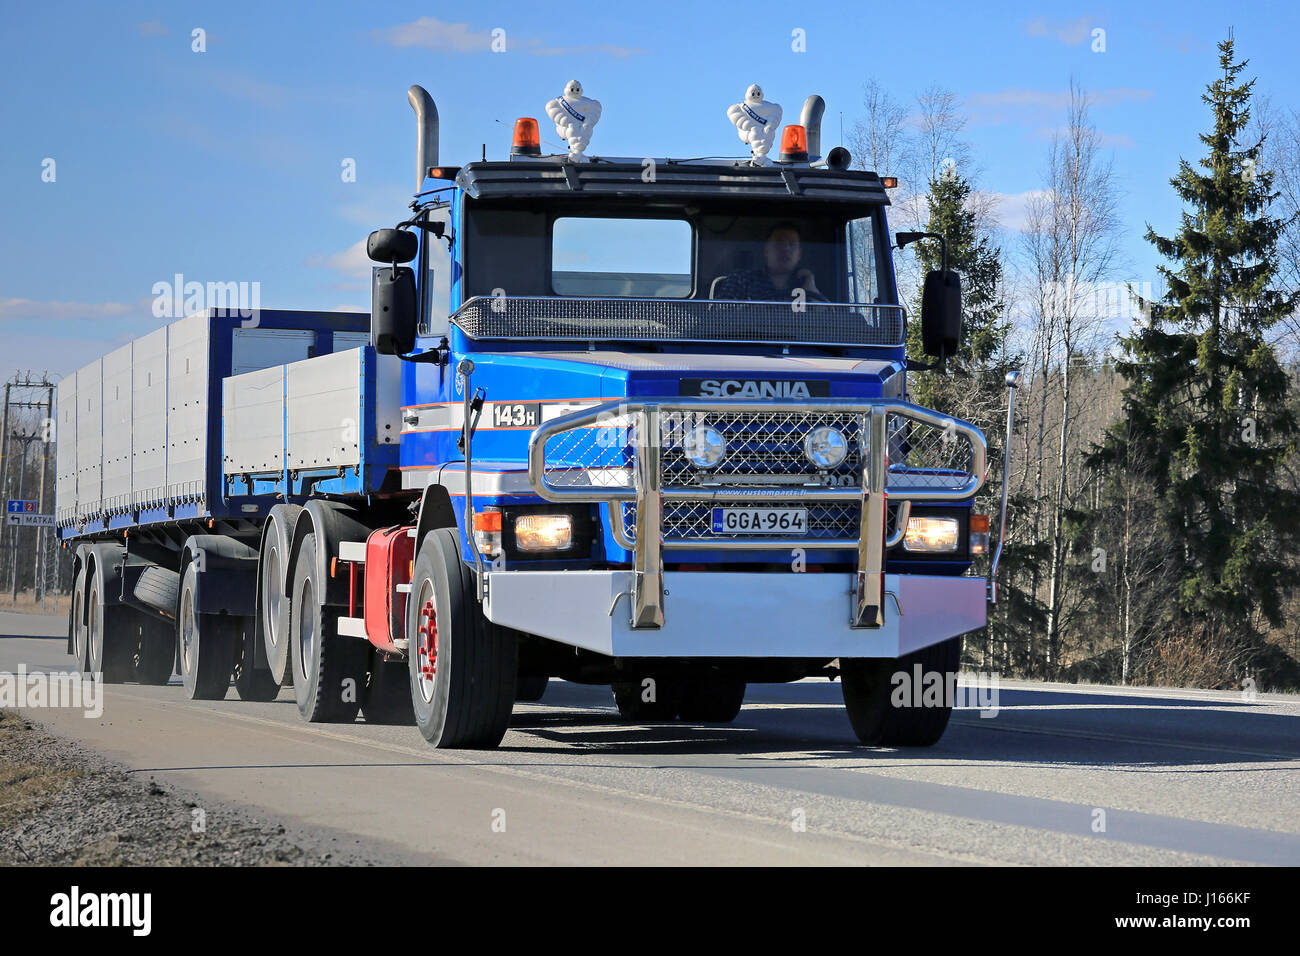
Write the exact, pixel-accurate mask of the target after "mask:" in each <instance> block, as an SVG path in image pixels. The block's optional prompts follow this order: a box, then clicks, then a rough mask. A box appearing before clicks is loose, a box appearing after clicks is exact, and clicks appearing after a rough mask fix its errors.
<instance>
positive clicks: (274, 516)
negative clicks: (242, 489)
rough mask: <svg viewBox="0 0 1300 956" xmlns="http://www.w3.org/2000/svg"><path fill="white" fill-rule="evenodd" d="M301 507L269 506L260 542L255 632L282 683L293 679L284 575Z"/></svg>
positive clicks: (289, 594) (289, 589)
mask: <svg viewBox="0 0 1300 956" xmlns="http://www.w3.org/2000/svg"><path fill="white" fill-rule="evenodd" d="M301 513H302V508H300V507H299V506H297V505H276V506H275V507H274V508H272V509H271V515H270V526H269V527H268V528H267V529H266V537H265V539H264V540H263V543H262V554H261V557H260V558H259V560H258V562H257V563H258V569H257V574H258V585H257V594H258V606H257V613H258V625H259V626H258V632H259V633H260V634H261V637H262V643H263V645H264V646H265V648H266V659H267V662H268V663H269V664H270V665H271V675H272V676H273V677H274V678H275V679H276V681H277V682H278V683H279V684H280V686H281V687H284V686H286V685H287V684H288V683H289V682H290V681H292V680H293V666H292V664H293V652H292V650H291V649H290V645H291V644H292V643H293V641H292V639H291V637H290V632H289V604H290V601H291V598H292V591H293V582H292V581H290V580H288V578H287V577H286V576H285V575H286V573H287V569H288V567H289V557H290V548H291V547H292V542H293V529H294V526H295V525H296V524H297V521H298V516H299V515H300V514H301Z"/></svg>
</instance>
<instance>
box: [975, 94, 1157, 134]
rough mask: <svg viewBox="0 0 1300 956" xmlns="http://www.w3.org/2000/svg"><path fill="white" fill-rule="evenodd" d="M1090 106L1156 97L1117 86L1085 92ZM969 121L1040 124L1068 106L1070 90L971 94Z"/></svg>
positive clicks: (989, 124) (1096, 106)
mask: <svg viewBox="0 0 1300 956" xmlns="http://www.w3.org/2000/svg"><path fill="white" fill-rule="evenodd" d="M1085 93H1086V94H1087V97H1088V103H1089V105H1090V106H1092V107H1095V108H1098V109H1104V108H1106V107H1109V106H1117V105H1119V104H1120V103H1129V102H1145V101H1146V100H1149V99H1151V98H1152V97H1153V96H1155V95H1156V94H1155V90H1144V89H1139V88H1136V87H1130V86H1116V87H1110V88H1107V89H1101V90H1085ZM965 106H966V109H967V111H968V112H969V114H970V117H971V122H972V123H974V124H976V125H985V126H996V125H999V124H1002V123H1010V122H1021V123H1030V122H1032V123H1042V122H1043V121H1044V120H1045V119H1047V118H1048V117H1051V116H1054V115H1059V114H1061V113H1063V112H1065V110H1067V109H1069V106H1070V91H1069V90H1027V89H1022V88H1019V87H1009V88H1007V89H1005V90H998V91H996V92H987V93H972V94H970V95H969V96H967V97H966V98H965Z"/></svg>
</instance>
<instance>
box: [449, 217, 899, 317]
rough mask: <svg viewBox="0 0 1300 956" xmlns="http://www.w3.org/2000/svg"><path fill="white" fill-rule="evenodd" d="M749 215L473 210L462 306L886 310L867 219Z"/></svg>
mask: <svg viewBox="0 0 1300 956" xmlns="http://www.w3.org/2000/svg"><path fill="white" fill-rule="evenodd" d="M754 205H755V204H753V203H750V204H748V206H746V205H741V204H738V203H735V202H726V203H722V202H718V203H708V204H704V203H701V204H700V205H699V206H693V205H690V204H679V203H663V204H657V205H656V206H642V207H635V206H632V205H631V204H629V203H610V202H605V203H604V204H603V208H598V207H597V206H596V204H594V203H583V204H581V205H579V204H577V203H573V204H572V205H570V206H569V208H566V209H564V210H563V211H561V210H559V209H554V208H553V207H550V208H548V206H546V205H543V204H536V205H531V206H529V207H525V208H519V207H516V208H506V207H503V206H497V207H479V208H477V209H475V210H474V211H473V212H472V213H471V214H470V215H467V216H466V220H465V224H466V238H465V249H466V254H465V256H464V261H465V263H466V275H465V280H464V288H463V295H464V298H465V300H468V299H469V298H472V297H473V296H486V295H504V296H507V297H529V298H531V297H547V296H550V297H560V298H586V299H619V298H628V299H664V300H673V299H676V300H687V299H689V300H696V301H699V300H713V301H751V302H759V301H762V302H781V303H788V302H791V301H800V300H803V301H807V302H809V303H826V302H838V303H861V304H867V305H872V304H889V303H892V302H893V285H892V278H891V276H890V270H889V256H888V253H887V251H884V250H882V248H881V246H880V241H881V240H880V237H881V235H882V230H881V228H880V226H881V220H880V219H879V216H880V213H879V212H878V211H871V212H869V213H868V214H867V215H865V216H862V215H859V216H858V217H857V218H849V215H846V212H845V210H844V208H843V207H837V206H835V205H834V204H829V203H827V204H812V203H809V204H807V205H803V204H792V203H782V204H779V205H778V204H771V205H764V208H763V210H762V212H759V211H756V210H755V209H754V208H753V207H754ZM615 206H616V207H618V211H614V209H612V208H610V207H615ZM861 211H862V207H861V206H858V207H857V208H856V209H855V210H854V212H856V213H861ZM850 215H851V214H850Z"/></svg>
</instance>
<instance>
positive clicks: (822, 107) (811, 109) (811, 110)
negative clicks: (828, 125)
mask: <svg viewBox="0 0 1300 956" xmlns="http://www.w3.org/2000/svg"><path fill="white" fill-rule="evenodd" d="M825 112H826V101H825V100H824V99H822V98H821V97H820V96H818V95H817V94H816V93H814V94H813V95H812V96H810V97H808V99H806V100H804V101H803V109H802V110H800V111H799V125H800V126H802V127H803V128H804V129H805V130H807V131H808V162H810V163H811V162H815V161H816V160H819V159H821V157H822V114H823V113H825Z"/></svg>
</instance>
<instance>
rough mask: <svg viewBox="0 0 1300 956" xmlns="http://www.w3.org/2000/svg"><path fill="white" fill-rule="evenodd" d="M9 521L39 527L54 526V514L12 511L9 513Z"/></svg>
mask: <svg viewBox="0 0 1300 956" xmlns="http://www.w3.org/2000/svg"><path fill="white" fill-rule="evenodd" d="M9 523H10V524H20V525H31V526H34V527H37V528H53V527H54V515H38V514H31V513H30V512H26V511H19V512H12V513H10V515H9Z"/></svg>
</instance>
